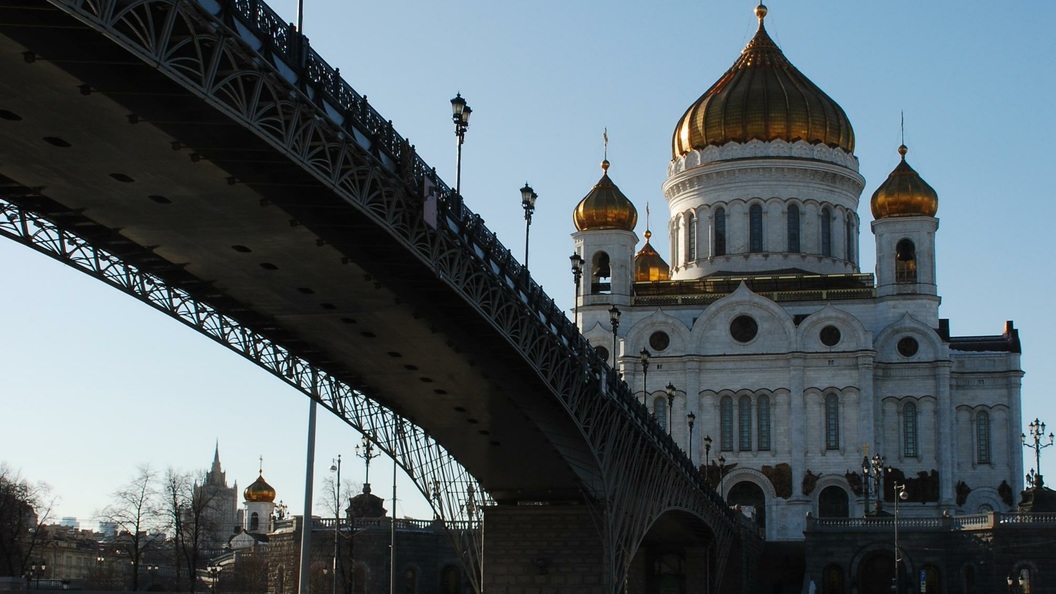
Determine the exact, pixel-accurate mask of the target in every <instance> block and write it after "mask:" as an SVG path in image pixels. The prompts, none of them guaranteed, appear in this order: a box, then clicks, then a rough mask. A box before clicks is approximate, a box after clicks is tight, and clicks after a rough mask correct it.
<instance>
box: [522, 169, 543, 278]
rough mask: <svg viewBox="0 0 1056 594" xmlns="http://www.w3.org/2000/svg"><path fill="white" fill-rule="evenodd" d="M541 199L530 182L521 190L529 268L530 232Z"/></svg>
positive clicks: (525, 262) (526, 255) (525, 247)
mask: <svg viewBox="0 0 1056 594" xmlns="http://www.w3.org/2000/svg"><path fill="white" fill-rule="evenodd" d="M537 198H539V194H536V193H535V191H534V190H532V186H529V185H528V182H524V187H523V188H521V208H523V209H524V267H525V268H528V232H529V231H530V230H531V228H532V214H534V213H535V200H536V199H537Z"/></svg>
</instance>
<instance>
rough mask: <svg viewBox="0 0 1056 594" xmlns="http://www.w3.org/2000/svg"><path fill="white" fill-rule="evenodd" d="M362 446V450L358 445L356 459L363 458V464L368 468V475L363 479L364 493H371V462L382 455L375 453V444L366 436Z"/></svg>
mask: <svg viewBox="0 0 1056 594" xmlns="http://www.w3.org/2000/svg"><path fill="white" fill-rule="evenodd" d="M362 444H363V447H362V448H360V446H358V445H357V446H356V457H357V458H363V462H364V464H365V465H366V467H367V470H366V475H365V476H364V477H363V492H364V493H370V461H371V460H373V459H374V458H377V457H378V456H380V455H381V454H375V453H374V444H372V443H370V440H369V439H367V436H366V435H364V436H363V441H362Z"/></svg>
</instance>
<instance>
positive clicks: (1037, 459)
mask: <svg viewBox="0 0 1056 594" xmlns="http://www.w3.org/2000/svg"><path fill="white" fill-rule="evenodd" d="M1028 427H1029V429H1028V430H1027V433H1021V434H1020V435H1019V440H1020V441H1022V442H1023V447H1025V448H1032V449H1033V450H1034V468H1036V469H1037V472H1035V471H1034V470H1033V469H1031V471H1030V472H1031V474H1033V479H1034V480H1033V481H1028V482H1032V483H1033V484H1031V485H1029V486H1030V487H1034V488H1035V489H1039V488H1041V486H1042V485H1043V484H1045V481H1044V480H1043V479H1042V478H1041V450H1043V449H1045V448H1047V447H1049V446H1051V445H1052V442H1053V437H1054V436H1053V434H1052V433H1051V432H1050V433H1049V443H1042V442H1041V440H1042V438H1043V437H1045V423H1042V422H1041V421H1040V420H1038V419H1037V418H1035V419H1034V420H1033V421H1031V423H1030V425H1029V426H1028ZM1028 437H1029V438H1030V441H1027V438H1028Z"/></svg>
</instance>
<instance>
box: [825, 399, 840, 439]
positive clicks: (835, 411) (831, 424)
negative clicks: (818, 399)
mask: <svg viewBox="0 0 1056 594" xmlns="http://www.w3.org/2000/svg"><path fill="white" fill-rule="evenodd" d="M825 449H826V450H838V449H840V400H839V398H837V397H836V395H835V394H829V395H828V396H826V397H825Z"/></svg>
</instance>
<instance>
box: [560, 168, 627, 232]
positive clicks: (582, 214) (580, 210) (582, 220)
mask: <svg viewBox="0 0 1056 594" xmlns="http://www.w3.org/2000/svg"><path fill="white" fill-rule="evenodd" d="M601 169H602V172H603V173H602V174H601V179H600V180H598V183H596V184H594V187H593V188H591V190H590V192H589V193H588V194H587V195H586V197H584V198H583V200H580V201H579V204H578V205H576V209H575V210H574V211H573V212H572V221H573V222H574V223H575V225H576V229H578V230H580V231H595V230H598V229H622V230H624V231H633V230H634V226H635V225H637V224H638V210H637V209H636V208H635V207H634V204H632V203H631V201H630V200H628V199H627V197H626V196H624V195H623V192H621V191H620V189H619V188H618V187H616V184H614V183H612V180H611V179H609V161H608V160H607V159H606V160H605V161H602V162H601Z"/></svg>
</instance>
